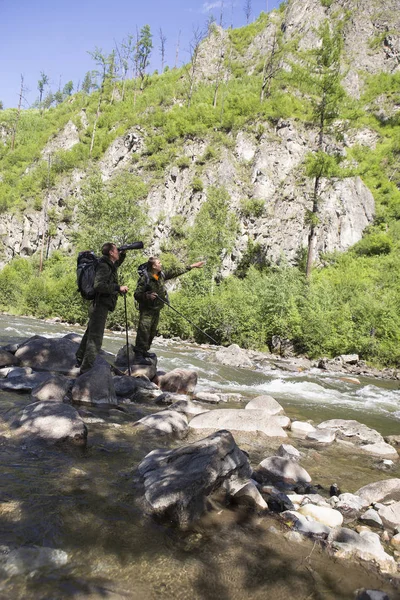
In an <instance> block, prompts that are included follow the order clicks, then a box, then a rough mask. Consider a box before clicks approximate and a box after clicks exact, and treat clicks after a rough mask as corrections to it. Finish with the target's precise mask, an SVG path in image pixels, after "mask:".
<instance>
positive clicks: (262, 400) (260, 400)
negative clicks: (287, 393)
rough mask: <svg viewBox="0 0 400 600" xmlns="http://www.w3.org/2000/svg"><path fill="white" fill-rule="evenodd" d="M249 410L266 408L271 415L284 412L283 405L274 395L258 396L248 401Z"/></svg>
mask: <svg viewBox="0 0 400 600" xmlns="http://www.w3.org/2000/svg"><path fill="white" fill-rule="evenodd" d="M245 408H247V410H257V409H261V410H265V411H266V412H269V414H270V415H280V414H282V413H283V412H284V410H283V407H282V406H281V405H280V404H279V402H277V401H276V400H275V398H273V397H272V396H267V395H265V396H257V398H253V399H252V400H250V402H248V403H247V404H246V406H245Z"/></svg>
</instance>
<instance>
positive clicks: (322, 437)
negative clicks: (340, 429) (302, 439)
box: [306, 428, 336, 444]
mask: <svg viewBox="0 0 400 600" xmlns="http://www.w3.org/2000/svg"><path fill="white" fill-rule="evenodd" d="M335 438H336V433H335V431H334V430H333V429H318V428H317V429H316V430H315V431H310V432H309V433H307V435H306V440H310V441H312V442H318V443H319V444H332V442H334V441H335Z"/></svg>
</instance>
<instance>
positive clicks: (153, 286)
mask: <svg viewBox="0 0 400 600" xmlns="http://www.w3.org/2000/svg"><path fill="white" fill-rule="evenodd" d="M203 265H204V261H200V262H197V263H193V264H192V265H189V266H187V267H184V268H182V269H171V270H169V271H166V272H165V273H164V272H163V271H162V264H161V262H160V260H159V259H158V258H154V257H151V258H149V260H148V262H147V269H146V270H145V271H144V273H143V275H142V276H141V277H140V279H139V281H138V284H137V287H136V290H135V294H134V296H135V300H137V302H138V304H139V311H140V314H139V325H138V329H137V334H136V342H135V353H136V355H137V356H138V357H142V356H144V357H148V356H149V353H148V351H149V350H150V346H151V344H152V341H153V338H154V336H155V335H156V332H157V326H158V321H159V319H160V311H161V309H162V308H163V306H164V303H165V302H168V294H167V290H166V287H165V281H167V280H168V279H173V278H175V277H179V276H180V275H183V273H186V272H187V271H190V270H191V269H199V268H201V267H202V266H203Z"/></svg>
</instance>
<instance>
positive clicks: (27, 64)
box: [0, 0, 280, 108]
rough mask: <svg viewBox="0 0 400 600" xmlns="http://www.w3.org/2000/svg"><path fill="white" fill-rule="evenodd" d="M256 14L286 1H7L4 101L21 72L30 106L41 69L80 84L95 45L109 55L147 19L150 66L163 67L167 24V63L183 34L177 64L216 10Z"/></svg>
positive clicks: (0, 80)
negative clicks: (247, 7)
mask: <svg viewBox="0 0 400 600" xmlns="http://www.w3.org/2000/svg"><path fill="white" fill-rule="evenodd" d="M247 2H249V3H250V6H251V20H254V19H255V18H257V17H258V16H259V14H260V13H261V12H262V11H264V12H265V11H267V10H268V11H270V10H272V9H273V8H277V7H278V6H279V4H280V0H223V1H222V0H210V1H209V2H204V1H203V0H141V1H138V0H114V2H112V1H110V0H0V24H1V35H0V101H2V103H3V105H4V108H13V107H16V106H17V105H18V98H19V90H20V85H21V75H23V77H24V88H25V91H24V102H23V107H24V108H29V106H30V105H31V104H32V103H33V102H35V100H37V99H38V96H39V92H38V89H37V84H38V80H39V79H40V77H41V72H43V73H45V74H46V75H47V76H48V77H49V79H50V84H51V85H50V88H51V90H52V91H53V92H55V91H57V89H58V88H59V86H60V87H61V89H62V88H63V86H64V85H65V84H66V83H67V82H68V81H70V80H72V81H73V83H74V86H75V89H76V86H77V84H78V82H82V80H83V78H84V76H85V73H86V72H87V71H90V70H92V69H95V68H96V67H95V64H94V62H93V59H92V58H91V57H90V55H89V53H88V52H90V51H93V50H94V49H95V48H96V47H97V48H100V49H102V50H103V51H104V52H105V53H107V54H109V53H110V52H111V51H112V50H113V48H114V47H115V44H116V43H118V44H120V43H121V41H122V40H123V39H124V38H126V37H127V36H128V34H133V35H136V29H137V28H138V29H139V30H140V29H141V27H143V26H144V25H147V24H148V25H150V28H151V31H152V34H153V52H152V60H151V65H150V71H154V70H155V69H159V70H160V68H161V53H160V50H159V47H160V35H159V31H160V28H161V29H162V33H163V36H165V37H166V43H165V54H166V64H167V65H169V66H170V67H173V66H174V64H175V55H176V46H177V41H178V37H179V32H181V33H180V44H179V48H180V50H179V61H178V66H181V65H182V64H184V63H186V62H188V60H189V48H190V42H191V40H192V39H193V32H194V30H195V29H196V28H198V27H199V28H205V26H206V23H207V20H208V19H209V18H210V16H211V15H213V16H214V17H215V19H216V21H217V22H219V21H220V15H221V6H222V7H223V26H224V27H230V26H231V25H233V27H241V26H243V25H245V24H246V16H245V5H246V3H247Z"/></svg>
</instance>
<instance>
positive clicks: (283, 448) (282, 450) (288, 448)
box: [276, 444, 301, 461]
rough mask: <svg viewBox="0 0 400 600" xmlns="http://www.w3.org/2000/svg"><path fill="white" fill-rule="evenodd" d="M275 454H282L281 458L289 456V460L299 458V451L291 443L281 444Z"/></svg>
mask: <svg viewBox="0 0 400 600" xmlns="http://www.w3.org/2000/svg"><path fill="white" fill-rule="evenodd" d="M276 454H277V456H282V458H290V460H295V461H299V460H300V458H301V454H300V452H299V451H298V450H297V448H295V447H294V446H292V445H291V444H281V445H280V446H279V448H278V450H277V453H276Z"/></svg>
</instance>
